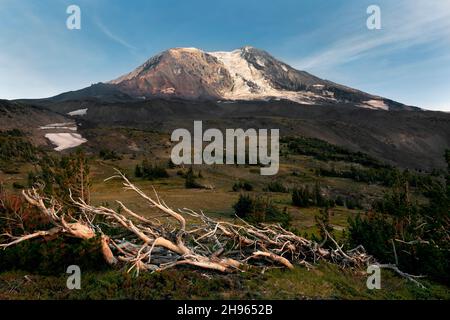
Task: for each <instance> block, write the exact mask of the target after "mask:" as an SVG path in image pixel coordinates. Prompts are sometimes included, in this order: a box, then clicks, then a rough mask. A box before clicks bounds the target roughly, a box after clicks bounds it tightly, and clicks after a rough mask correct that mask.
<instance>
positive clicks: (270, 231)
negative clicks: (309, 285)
mask: <svg viewBox="0 0 450 320" xmlns="http://www.w3.org/2000/svg"><path fill="white" fill-rule="evenodd" d="M111 178H120V179H122V181H123V187H124V189H125V190H131V191H133V192H135V193H136V194H137V195H139V196H140V198H141V199H142V201H144V202H145V203H146V204H147V205H149V206H150V207H152V208H155V209H156V210H158V211H160V212H161V213H163V214H164V216H166V217H167V218H168V221H167V222H164V223H163V222H161V221H160V220H159V219H157V218H147V217H144V216H142V215H140V214H138V213H136V212H134V211H132V210H131V209H130V208H128V207H127V206H126V205H125V204H124V203H122V202H120V201H116V202H117V204H118V206H119V208H120V209H118V210H113V209H111V208H107V207H104V206H92V205H90V204H88V203H86V202H85V201H83V200H82V199H73V198H72V197H71V200H72V202H73V204H74V205H75V206H76V207H77V208H78V209H79V215H78V216H77V218H74V217H72V216H71V217H66V216H65V215H64V213H63V212H64V211H63V210H62V207H61V205H59V204H58V203H57V202H56V201H55V200H53V199H45V198H44V197H42V196H41V195H40V194H39V193H38V192H37V190H35V189H31V190H28V191H23V196H24V197H25V199H26V200H27V202H28V203H30V204H31V205H33V206H35V207H37V208H38V209H39V211H40V213H41V214H43V215H44V216H45V217H47V218H48V219H49V220H50V221H51V223H52V225H53V227H52V228H51V229H49V230H45V231H36V232H33V233H30V234H23V235H20V236H13V235H11V234H8V233H7V234H3V235H2V236H3V237H6V238H8V240H9V241H6V242H5V243H3V244H0V248H4V249H6V248H8V247H10V246H13V245H16V244H18V243H20V242H22V241H28V240H31V239H33V238H37V237H44V238H47V237H55V236H57V235H59V234H61V235H67V236H70V237H76V238H80V239H91V238H94V237H99V238H100V240H101V250H102V253H103V256H104V258H105V260H106V261H107V262H108V263H109V264H111V265H114V264H123V265H125V266H127V270H128V272H131V271H134V272H136V273H137V274H138V273H139V272H142V271H161V270H164V269H168V268H173V267H175V266H179V265H190V266H193V267H197V268H202V269H209V270H216V271H220V272H233V271H244V270H247V269H248V268H250V267H252V266H256V267H258V266H260V267H285V268H288V269H293V268H294V265H295V264H300V265H303V266H305V267H307V268H312V267H313V265H314V264H315V263H316V262H318V261H320V260H326V261H329V262H332V263H334V264H337V265H339V266H341V267H344V268H345V267H355V268H358V267H363V266H366V265H368V264H371V263H375V260H374V259H373V258H372V256H370V255H368V254H366V252H365V250H364V248H362V247H358V248H355V249H353V250H347V251H344V249H343V248H342V246H340V245H339V244H338V243H337V242H336V240H334V239H333V238H332V236H331V235H330V234H329V233H328V232H327V231H326V230H325V233H326V236H327V237H328V238H329V239H330V240H331V241H332V243H333V244H334V245H335V248H324V247H322V245H321V244H318V243H316V242H314V241H311V240H308V239H306V238H303V237H300V236H298V235H296V234H294V233H292V232H290V231H288V230H286V229H284V228H283V227H281V226H280V225H269V224H263V225H259V226H255V225H251V224H249V223H247V222H245V221H243V220H241V219H239V218H237V222H234V223H232V222H228V221H221V220H216V219H213V218H211V217H209V216H207V215H205V214H204V213H203V212H202V211H200V212H196V211H193V210H190V209H187V208H184V209H180V210H178V212H177V211H174V210H173V209H171V208H170V207H169V206H168V205H167V204H166V203H165V202H164V201H163V200H162V199H161V198H160V197H159V196H158V194H157V192H156V191H155V190H154V196H153V197H151V196H149V195H147V194H146V193H144V192H143V191H142V190H140V189H139V188H138V187H136V186H135V185H134V184H132V183H131V182H130V181H129V180H128V178H127V177H126V176H125V175H123V174H122V173H121V172H119V171H117V175H115V176H113V177H111ZM111 178H110V179H111ZM187 218H188V219H187ZM112 234H114V235H115V236H113V235H112ZM380 266H382V265H380ZM391 269H392V268H391ZM403 276H405V277H409V275H407V274H403ZM411 279H413V278H411ZM414 281H415V280H414Z"/></svg>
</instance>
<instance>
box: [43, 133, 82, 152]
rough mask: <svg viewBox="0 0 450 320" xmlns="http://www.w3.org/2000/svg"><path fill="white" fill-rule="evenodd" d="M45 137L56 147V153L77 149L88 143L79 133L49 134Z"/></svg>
mask: <svg viewBox="0 0 450 320" xmlns="http://www.w3.org/2000/svg"><path fill="white" fill-rule="evenodd" d="M45 137H46V138H47V139H48V140H50V142H51V143H53V144H54V145H55V146H56V148H54V150H55V151H62V150H65V149H70V148H75V147H78V146H79V145H81V144H83V143H85V142H87V140H86V139H84V138H83V137H82V136H81V135H80V134H78V133H47V134H46V135H45Z"/></svg>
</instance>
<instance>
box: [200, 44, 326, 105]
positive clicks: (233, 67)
mask: <svg viewBox="0 0 450 320" xmlns="http://www.w3.org/2000/svg"><path fill="white" fill-rule="evenodd" d="M245 50H247V49H246V48H244V49H242V50H239V49H238V50H234V51H231V52H227V51H218V52H208V54H210V55H212V56H214V57H215V58H216V59H217V60H219V61H220V62H221V63H222V64H223V65H224V66H225V68H226V69H227V70H228V73H229V74H230V75H231V78H232V80H233V83H234V86H233V88H232V89H231V91H225V92H222V96H223V98H224V99H228V100H271V99H277V98H279V99H286V100H292V101H295V102H298V103H301V104H314V103H315V102H316V101H317V99H322V97H320V96H317V95H315V94H313V93H311V92H297V91H287V90H279V89H276V88H274V87H273V85H272V83H271V82H270V81H269V80H268V79H267V78H266V77H265V76H264V74H263V73H262V72H261V71H260V70H258V69H256V68H255V67H254V66H253V65H252V64H251V63H249V62H248V61H247V60H246V59H245V58H243V56H242V51H245ZM257 63H258V64H259V65H261V66H263V61H262V60H261V59H259V60H258V61H257ZM282 68H283V70H284V69H285V71H287V68H286V67H285V66H283V65H282Z"/></svg>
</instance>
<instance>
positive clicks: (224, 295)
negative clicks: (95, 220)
mask: <svg viewBox="0 0 450 320" xmlns="http://www.w3.org/2000/svg"><path fill="white" fill-rule="evenodd" d="M67 276H68V275H66V274H61V275H60V276H42V275H32V274H29V273H25V272H20V271H14V272H5V273H1V274H0V300H3V299H57V300H59V299H75V300H77V299H138V300H151V299H394V300H397V299H400V300H403V299H444V300H447V299H450V291H449V289H448V288H447V287H445V286H441V285H436V284H432V283H429V282H427V281H426V280H425V281H423V283H424V284H425V286H426V287H427V289H420V288H418V287H417V286H416V285H414V284H413V283H410V282H408V281H407V280H405V279H401V278H399V277H397V276H396V275H394V274H392V273H391V272H389V271H385V270H382V274H381V276H382V278H381V279H382V280H381V281H382V283H381V287H382V288H381V289H380V290H369V289H367V288H366V279H367V277H366V274H365V272H364V271H352V270H341V269H339V268H337V267H336V266H333V265H330V264H328V263H321V264H319V265H317V267H316V268H315V269H313V270H307V269H306V268H303V267H296V268H295V270H293V271H288V270H281V269H280V270H267V271H266V272H265V273H263V274H261V273H253V272H248V273H242V274H231V275H223V274H217V273H210V272H202V271H198V270H194V271H193V270H192V269H187V268H179V269H173V270H167V271H164V272H161V273H153V274H151V273H143V274H141V275H140V276H139V277H133V276H132V275H130V274H127V273H124V272H122V271H118V270H116V271H106V272H87V273H83V274H82V279H81V289H80V290H69V289H67V287H66V281H67Z"/></svg>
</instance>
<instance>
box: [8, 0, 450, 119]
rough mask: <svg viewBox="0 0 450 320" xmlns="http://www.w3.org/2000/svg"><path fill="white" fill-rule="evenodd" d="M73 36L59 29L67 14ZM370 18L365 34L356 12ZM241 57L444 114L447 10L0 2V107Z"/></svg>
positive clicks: (194, 0)
mask: <svg viewBox="0 0 450 320" xmlns="http://www.w3.org/2000/svg"><path fill="white" fill-rule="evenodd" d="M71 4H76V5H78V6H80V8H81V14H82V16H81V19H82V28H81V30H68V29H67V28H66V19H67V17H68V15H67V14H66V8H67V6H69V5H71ZM371 4H376V5H379V6H380V8H381V19H382V29H381V30H368V29H367V27H366V19H367V17H368V15H367V13H366V9H367V7H368V6H369V5H371ZM244 45H251V46H254V47H257V48H261V49H265V50H267V51H269V52H270V53H271V54H273V55H274V56H275V57H277V58H279V59H280V60H283V61H285V62H286V63H288V64H290V65H292V66H293V67H296V68H298V69H302V70H306V71H309V72H311V73H313V74H315V75H317V76H320V77H322V78H325V79H329V80H332V81H335V82H338V83H341V84H345V85H348V86H351V87H355V88H358V89H361V90H363V91H367V92H369V93H373V94H379V95H381V96H384V97H387V98H391V99H394V100H397V101H400V102H403V103H406V104H411V105H417V106H420V107H423V108H426V109H434V110H446V111H450V1H448V0H414V1H411V0H396V1H394V0H379V1H366V0H277V1H275V0H273V1H264V0H247V1H245V0H240V1H238V0H227V1H225V0H223V1H222V0H215V1H214V0H209V1H207V0H183V1H182V0H177V1H175V0H164V1H163V0H130V1H122V0H70V1H66V0H40V1H35V0H0V98H5V99H14V98H37V97H47V96H52V95H55V94H58V93H61V92H64V91H68V90H75V89H80V88H83V87H85V86H88V85H90V84H92V83H96V82H100V81H108V80H111V79H114V78H116V77H118V76H120V75H122V74H124V73H127V72H129V71H131V70H132V69H134V68H135V67H137V66H138V65H140V64H142V63H143V62H144V61H145V60H146V59H147V58H149V57H150V56H152V55H154V54H156V53H158V52H160V51H163V50H165V49H167V48H171V47H198V48H201V49H204V50H208V51H219V50H232V49H235V48H239V47H242V46H244Z"/></svg>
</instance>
